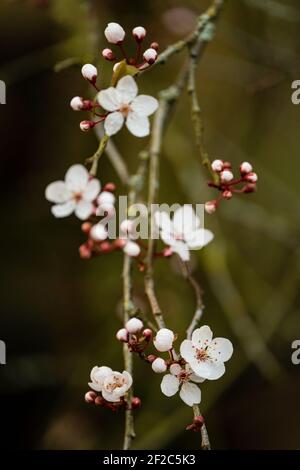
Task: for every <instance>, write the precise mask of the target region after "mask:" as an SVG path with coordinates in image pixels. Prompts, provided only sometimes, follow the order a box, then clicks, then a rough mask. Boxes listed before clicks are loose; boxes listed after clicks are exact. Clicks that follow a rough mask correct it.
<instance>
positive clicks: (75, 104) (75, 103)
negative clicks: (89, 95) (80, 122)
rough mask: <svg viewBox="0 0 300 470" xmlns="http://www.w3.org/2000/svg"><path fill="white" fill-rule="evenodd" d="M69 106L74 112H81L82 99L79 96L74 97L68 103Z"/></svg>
mask: <svg viewBox="0 0 300 470" xmlns="http://www.w3.org/2000/svg"><path fill="white" fill-rule="evenodd" d="M70 106H71V108H72V109H73V110H74V111H81V110H82V109H83V106H84V104H83V98H81V97H80V96H74V98H72V99H71V101H70Z"/></svg>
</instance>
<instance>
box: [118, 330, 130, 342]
mask: <svg viewBox="0 0 300 470" xmlns="http://www.w3.org/2000/svg"><path fill="white" fill-rule="evenodd" d="M116 338H117V340H119V341H122V342H123V343H127V342H128V331H127V330H126V328H121V329H120V330H119V331H117V333H116Z"/></svg>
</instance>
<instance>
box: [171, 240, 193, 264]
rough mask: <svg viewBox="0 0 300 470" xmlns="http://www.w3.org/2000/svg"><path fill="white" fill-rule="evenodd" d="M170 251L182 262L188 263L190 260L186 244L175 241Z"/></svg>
mask: <svg viewBox="0 0 300 470" xmlns="http://www.w3.org/2000/svg"><path fill="white" fill-rule="evenodd" d="M172 250H173V251H174V252H175V253H177V254H178V256H180V258H181V259H182V261H189V259H190V252H189V248H188V246H187V244H186V243H184V242H182V241H180V240H176V242H175V243H173V244H172Z"/></svg>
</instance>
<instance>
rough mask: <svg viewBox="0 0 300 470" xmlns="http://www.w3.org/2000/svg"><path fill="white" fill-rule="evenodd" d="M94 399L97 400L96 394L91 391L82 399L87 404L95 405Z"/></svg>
mask: <svg viewBox="0 0 300 470" xmlns="http://www.w3.org/2000/svg"><path fill="white" fill-rule="evenodd" d="M96 398H97V393H95V392H92V391H91V390H90V391H89V392H87V393H86V394H85V396H84V399H85V401H86V402H87V403H95V399H96Z"/></svg>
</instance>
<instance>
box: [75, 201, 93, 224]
mask: <svg viewBox="0 0 300 470" xmlns="http://www.w3.org/2000/svg"><path fill="white" fill-rule="evenodd" d="M93 212H94V206H93V204H92V203H91V202H88V201H84V200H81V201H79V202H78V204H77V205H76V207H75V215H76V217H78V219H80V220H86V219H87V218H88V217H89V216H90V215H92V213H93Z"/></svg>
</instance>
